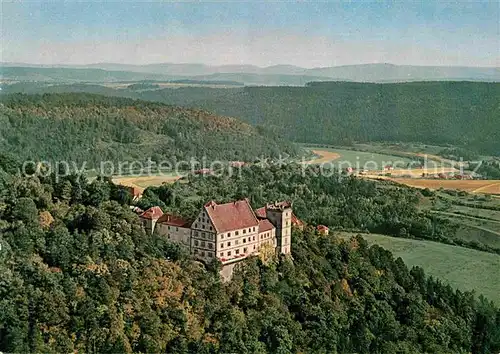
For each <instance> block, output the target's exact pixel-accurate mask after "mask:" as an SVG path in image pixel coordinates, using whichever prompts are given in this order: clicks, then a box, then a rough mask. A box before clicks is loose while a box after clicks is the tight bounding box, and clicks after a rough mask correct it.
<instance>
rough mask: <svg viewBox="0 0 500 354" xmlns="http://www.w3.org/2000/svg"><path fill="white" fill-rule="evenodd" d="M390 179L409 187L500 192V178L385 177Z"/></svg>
mask: <svg viewBox="0 0 500 354" xmlns="http://www.w3.org/2000/svg"><path fill="white" fill-rule="evenodd" d="M387 179H390V180H391V181H394V182H397V183H401V184H406V185H407V186H410V187H416V188H429V189H434V190H435V189H439V188H444V189H457V190H462V191H466V192H469V193H484V194H500V180H470V181H463V180H445V179H413V178H392V177H391V178H387Z"/></svg>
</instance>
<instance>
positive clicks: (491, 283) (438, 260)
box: [336, 233, 500, 304]
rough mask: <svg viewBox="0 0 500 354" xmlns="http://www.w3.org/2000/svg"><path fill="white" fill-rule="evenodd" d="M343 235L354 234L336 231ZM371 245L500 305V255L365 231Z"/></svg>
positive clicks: (345, 236) (346, 236)
mask: <svg viewBox="0 0 500 354" xmlns="http://www.w3.org/2000/svg"><path fill="white" fill-rule="evenodd" d="M336 235H339V236H340V237H342V238H349V237H351V236H352V235H354V234H352V233H340V234H336ZM363 237H364V238H365V239H366V240H367V241H368V243H370V244H378V245H380V246H382V247H384V248H386V249H387V250H389V251H391V252H392V253H393V254H394V257H401V258H402V259H403V260H404V261H405V263H406V265H407V266H408V267H410V268H411V267H412V266H419V267H421V268H423V269H424V271H425V273H426V274H427V275H432V276H433V277H436V278H439V279H441V280H442V281H444V282H447V283H449V284H450V285H451V286H452V287H455V288H458V289H460V290H467V291H471V290H475V291H476V293H481V294H483V295H485V296H486V297H488V298H489V299H491V300H493V301H494V302H495V303H496V304H500V274H499V273H500V255H497V254H493V253H486V252H480V251H476V250H472V249H468V248H463V247H458V246H450V245H445V244H442V243H437V242H431V241H420V240H410V239H404V238H396V237H390V236H385V235H376V234H363Z"/></svg>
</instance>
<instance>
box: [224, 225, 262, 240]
mask: <svg viewBox="0 0 500 354" xmlns="http://www.w3.org/2000/svg"><path fill="white" fill-rule="evenodd" d="M247 230H248V233H250V232H255V226H253V227H249V228H248V229H243V230H241V233H242V234H243V235H245V234H246V233H247ZM239 235H240V230H238V231H234V236H239ZM231 236H233V233H232V232H228V233H227V234H221V235H220V238H221V239H223V238H224V237H231Z"/></svg>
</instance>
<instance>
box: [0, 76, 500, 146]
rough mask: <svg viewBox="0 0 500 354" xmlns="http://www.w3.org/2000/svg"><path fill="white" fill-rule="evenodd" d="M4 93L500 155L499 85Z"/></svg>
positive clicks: (307, 136) (313, 136)
mask: <svg viewBox="0 0 500 354" xmlns="http://www.w3.org/2000/svg"><path fill="white" fill-rule="evenodd" d="M3 91H4V92H5V91H6V92H13V91H26V92H65V91H83V92H95V93H100V94H104V95H112V96H125V97H133V98H140V99H143V100H148V101H158V102H164V103H168V104H175V105H183V106H187V107H196V108H202V109H207V110H209V111H212V112H216V113H217V114H221V115H227V116H231V117H237V118H240V119H243V120H245V121H247V122H249V123H251V124H256V125H265V126H266V128H267V129H274V130H276V131H277V132H279V133H280V134H282V136H284V137H286V138H288V139H290V140H293V141H296V142H307V143H326V144H347V143H349V142H351V141H359V142H369V141H381V140H382V141H391V140H392V141H394V140H395V141H419V142H423V143H428V144H435V145H443V144H452V145H456V146H460V147H463V148H466V149H468V150H472V151H475V152H479V153H481V152H482V153H485V154H488V155H500V146H499V144H498V142H499V141H500V107H499V105H498V102H499V99H500V83H483V82H413V83H399V84H371V83H352V82H350V83H349V82H328V83H312V84H309V85H308V86H307V87H246V88H234V89H215V88H214V89H212V88H200V87H190V88H180V89H159V90H150V91H145V92H135V91H132V90H127V89H112V88H108V87H104V86H97V85H94V86H90V85H59V86H51V87H44V86H40V85H38V86H36V85H28V84H17V85H11V86H6V87H4V90H3Z"/></svg>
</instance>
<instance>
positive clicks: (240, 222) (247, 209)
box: [204, 199, 259, 232]
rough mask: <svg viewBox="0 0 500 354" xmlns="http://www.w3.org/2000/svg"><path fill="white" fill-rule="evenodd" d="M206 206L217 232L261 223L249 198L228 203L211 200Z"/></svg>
mask: <svg viewBox="0 0 500 354" xmlns="http://www.w3.org/2000/svg"><path fill="white" fill-rule="evenodd" d="M204 207H205V210H206V212H207V214H208V217H209V218H210V220H211V221H212V223H213V225H214V227H215V230H217V232H227V231H232V230H239V229H244V228H247V227H253V226H258V225H259V221H258V220H257V217H256V216H255V214H254V212H253V210H252V207H251V206H250V203H249V202H248V199H243V200H238V201H234V202H230V203H226V204H217V203H215V202H214V201H211V202H208V203H207V204H205V206H204Z"/></svg>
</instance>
